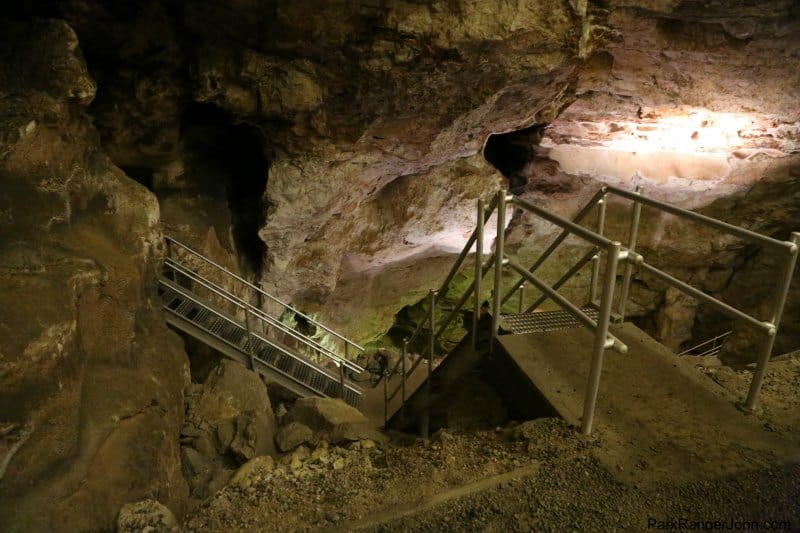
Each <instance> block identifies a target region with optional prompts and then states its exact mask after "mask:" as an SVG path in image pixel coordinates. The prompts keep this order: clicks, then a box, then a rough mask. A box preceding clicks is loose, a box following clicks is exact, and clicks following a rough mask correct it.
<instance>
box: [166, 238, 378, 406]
mask: <svg viewBox="0 0 800 533" xmlns="http://www.w3.org/2000/svg"><path fill="white" fill-rule="evenodd" d="M167 243H168V257H167V258H166V260H165V261H164V272H163V275H162V277H161V278H160V279H159V280H158V293H159V296H160V297H161V299H162V302H163V307H164V311H165V313H166V319H167V323H168V324H169V325H170V326H172V327H173V328H175V329H177V330H179V331H182V332H183V333H185V334H187V335H189V336H191V337H193V338H195V339H197V340H198V341H200V342H202V343H204V344H206V345H208V346H210V347H211V348H213V349H215V350H216V351H218V352H219V353H221V354H222V355H224V356H226V357H229V358H231V359H234V360H237V361H239V362H240V363H242V364H244V365H246V366H248V367H249V368H251V369H252V370H254V371H256V372H258V373H259V374H261V375H263V376H265V377H266V378H267V379H268V380H269V381H271V382H275V383H278V384H280V385H281V386H283V387H285V388H286V389H288V390H290V391H292V392H293V393H295V394H297V395H299V396H326V397H340V398H342V399H343V400H344V401H345V402H347V403H348V404H350V405H352V406H354V407H357V406H358V405H359V402H360V400H361V398H362V396H363V391H362V390H361V388H359V387H358V386H357V385H355V384H354V383H353V382H352V381H351V380H350V379H348V377H347V376H348V375H351V374H353V373H360V372H362V371H363V368H361V367H360V366H358V365H356V364H355V363H352V362H351V361H348V360H347V356H349V355H350V353H351V350H352V349H355V350H357V351H363V349H362V348H361V347H360V346H358V345H357V344H355V343H354V342H352V341H350V340H348V339H346V338H345V337H343V336H341V335H339V334H337V333H335V332H333V331H332V330H330V329H328V328H326V327H325V326H324V325H322V324H320V323H319V322H316V321H315V320H313V319H312V318H311V317H308V316H306V315H303V314H301V313H297V312H296V311H294V310H293V309H292V308H291V307H290V306H288V305H287V304H284V303H283V302H281V301H280V300H278V299H276V298H274V297H273V296H271V295H269V294H267V293H266V292H264V291H262V290H261V289H259V288H258V287H256V286H254V285H252V284H250V283H249V282H247V281H245V280H244V279H242V278H240V277H238V276H236V275H235V274H233V273H231V272H230V271H228V270H226V269H225V268H223V267H221V266H220V265H218V264H216V263H214V262H213V261H211V260H210V259H208V258H206V257H204V256H202V255H201V254H199V253H198V252H196V251H195V250H192V249H191V248H189V247H188V246H186V245H184V244H181V243H179V242H178V241H176V240H175V239H172V238H170V237H167ZM201 270H202V271H203V274H202V275H201V273H200V272H199V271H201ZM215 275H216V277H217V278H218V279H219V280H220V281H219V282H215V281H212V280H211V278H212V277H215ZM237 289H238V292H239V293H243V294H245V295H249V296H251V297H252V298H253V299H254V300H256V302H258V301H261V300H264V299H268V300H270V301H271V302H272V303H278V304H280V305H281V306H283V310H284V311H287V310H288V311H289V312H291V313H296V314H297V315H298V316H301V317H302V318H303V320H304V321H305V322H306V323H307V324H311V325H313V327H314V328H315V329H317V330H319V331H321V332H323V333H324V334H325V335H326V336H327V337H328V338H329V339H333V340H334V344H336V343H337V342H338V344H339V345H340V347H343V350H342V352H343V353H337V351H338V350H336V347H335V346H334V347H329V346H324V345H323V344H322V343H320V342H318V341H317V340H315V339H314V338H312V336H310V335H308V334H305V333H302V332H299V331H297V330H295V329H293V328H290V327H289V326H287V325H285V324H284V323H283V322H281V320H280V317H274V316H271V315H269V314H268V313H266V312H265V311H263V310H262V309H260V307H259V306H258V305H255V304H252V303H249V302H248V301H246V300H245V299H244V298H243V297H240V296H237V295H236V294H234V292H232V291H234V290H237ZM290 344H291V345H292V346H290Z"/></svg>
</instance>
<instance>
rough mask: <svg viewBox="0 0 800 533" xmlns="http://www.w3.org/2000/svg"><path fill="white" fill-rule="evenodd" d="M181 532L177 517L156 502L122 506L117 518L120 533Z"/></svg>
mask: <svg viewBox="0 0 800 533" xmlns="http://www.w3.org/2000/svg"><path fill="white" fill-rule="evenodd" d="M142 531H158V532H164V531H179V528H178V522H177V521H176V520H175V516H174V515H173V514H172V511H170V510H169V509H168V508H167V507H165V506H164V505H161V504H160V503H158V502H157V501H155V500H142V501H140V502H136V503H127V504H125V505H123V506H122V509H120V511H119V515H118V517H117V532H118V533H140V532H142Z"/></svg>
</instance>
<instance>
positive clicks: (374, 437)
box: [328, 423, 389, 445]
mask: <svg viewBox="0 0 800 533" xmlns="http://www.w3.org/2000/svg"><path fill="white" fill-rule="evenodd" d="M328 438H329V439H330V442H331V444H341V443H343V442H357V441H372V442H374V443H376V444H380V445H384V444H387V443H388V442H389V437H387V436H386V435H384V434H383V433H381V432H380V431H378V430H377V429H374V428H371V427H369V426H367V425H366V424H350V423H345V424H340V425H338V426H336V428H335V429H334V430H333V431H331V432H330V434H329V436H328Z"/></svg>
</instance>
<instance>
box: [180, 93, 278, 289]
mask: <svg viewBox="0 0 800 533" xmlns="http://www.w3.org/2000/svg"><path fill="white" fill-rule="evenodd" d="M181 139H182V141H183V144H184V147H185V149H186V150H187V151H188V152H189V155H190V157H191V159H192V166H193V167H194V170H195V172H193V177H192V179H193V181H195V182H196V183H195V185H196V186H197V187H198V188H199V189H201V190H205V191H214V190H219V185H220V184H219V183H218V182H217V181H216V180H217V179H218V177H219V176H223V177H224V194H225V201H226V202H227V205H228V209H229V210H230V214H231V225H232V228H231V229H232V231H231V233H232V236H233V241H234V246H235V247H236V251H237V254H238V256H239V258H240V262H241V263H242V264H241V265H240V266H242V267H244V268H246V269H247V270H248V271H250V272H252V273H253V274H254V275H255V277H256V278H258V277H259V276H260V275H261V273H262V270H263V266H264V257H265V255H266V252H267V246H266V243H264V241H263V240H261V238H260V237H259V234H258V232H259V230H260V229H261V227H262V225H263V224H264V216H265V212H266V207H265V205H264V192H265V191H266V187H267V180H268V178H269V165H270V163H269V160H268V158H267V156H266V153H265V150H264V145H265V139H264V136H263V133H262V131H261V129H260V128H258V127H256V126H253V125H251V124H247V123H244V122H237V121H236V119H235V117H233V116H232V115H231V114H229V113H228V112H227V111H225V110H223V109H221V108H219V107H216V106H214V105H211V104H204V103H191V104H189V105H188V106H187V107H186V109H185V110H184V112H183V115H182V117H181Z"/></svg>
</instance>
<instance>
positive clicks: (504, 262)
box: [500, 257, 511, 266]
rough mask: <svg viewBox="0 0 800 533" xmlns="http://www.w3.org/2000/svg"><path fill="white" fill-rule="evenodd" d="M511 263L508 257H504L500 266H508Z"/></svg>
mask: <svg viewBox="0 0 800 533" xmlns="http://www.w3.org/2000/svg"><path fill="white" fill-rule="evenodd" d="M509 261H511V260H510V259H509V258H508V257H504V258H503V260H502V261H500V264H501V265H503V266H506V265H507V264H508V263H509Z"/></svg>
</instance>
